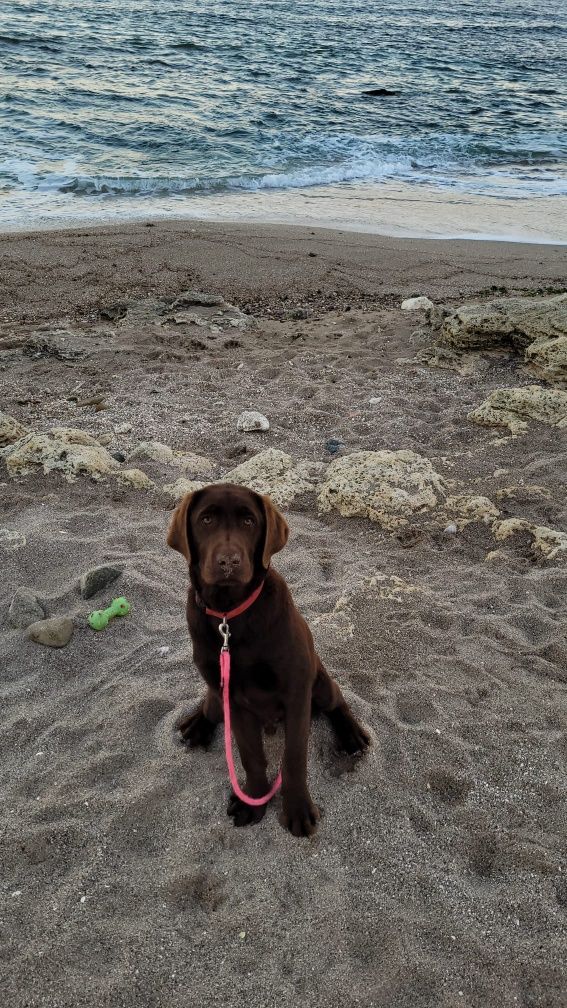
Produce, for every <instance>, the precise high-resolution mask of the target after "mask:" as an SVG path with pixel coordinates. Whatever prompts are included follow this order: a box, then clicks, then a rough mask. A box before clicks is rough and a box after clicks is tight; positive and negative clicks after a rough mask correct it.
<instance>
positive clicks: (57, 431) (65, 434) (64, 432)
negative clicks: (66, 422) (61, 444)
mask: <svg viewBox="0 0 567 1008" xmlns="http://www.w3.org/2000/svg"><path fill="white" fill-rule="evenodd" d="M50 434H52V435H53V437H54V438H58V439H59V440H61V441H66V442H67V443H68V444H77V445H93V446H98V445H99V444H100V441H99V440H98V439H97V438H95V437H93V435H92V434H89V433H88V432H87V431H84V430H78V428H77V427H52V428H51V431H50Z"/></svg>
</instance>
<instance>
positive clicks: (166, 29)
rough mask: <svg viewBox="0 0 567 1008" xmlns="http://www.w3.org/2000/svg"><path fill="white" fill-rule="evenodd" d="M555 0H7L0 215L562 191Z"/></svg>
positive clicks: (565, 171) (562, 70)
mask: <svg viewBox="0 0 567 1008" xmlns="http://www.w3.org/2000/svg"><path fill="white" fill-rule="evenodd" d="M566 14H567V8H566V4H565V3H564V2H563V0H550V2H548V3H546V4H545V5H544V4H539V3H536V2H534V0H531V2H528V0H486V2H484V3H479V2H478V0H453V2H446V3H443V4H439V5H435V4H432V3H431V2H430V0H410V2H408V3H406V4H404V5H401V4H399V3H398V2H397V0H396V2H395V0H384V2H382V3H374V2H369V0H358V2H353V3H345V2H344V0H340V2H339V0H309V2H306V0H296V2H294V3H290V2H289V0H285V2H284V0H246V2H243V0H230V2H229V0H219V2H214V0H213V2H206V0H202V2H196V0H175V2H173V0H162V2H157V0H130V2H125V3H121V4H118V3H116V2H114V0H113V2H110V0H82V2H81V3H80V4H78V3H77V2H76V0H29V2H28V0H3V3H2V5H1V6H0V215H2V216H4V219H5V221H10V222H12V223H13V221H14V220H21V219H30V220H32V221H33V220H34V219H35V218H34V214H37V213H40V212H41V213H42V214H44V215H45V214H47V213H48V212H49V210H50V208H51V209H52V210H53V211H54V212H55V211H57V210H61V208H68V209H69V213H72V211H73V207H74V206H75V207H78V206H79V205H80V206H81V207H82V208H85V207H90V208H91V211H92V215H94V216H95V217H96V214H97V212H98V210H99V209H100V210H101V211H102V210H103V209H104V213H105V214H106V215H107V216H108V214H109V213H110V214H111V213H112V207H113V206H116V207H118V206H119V207H120V208H121V212H122V214H124V213H126V214H128V208H130V209H131V214H132V216H133V217H135V216H136V215H137V214H139V213H144V212H145V211H146V210H149V209H152V208H154V209H155V208H156V206H159V204H160V201H161V202H162V203H163V204H164V205H165V204H167V206H168V208H171V207H173V209H174V210H175V208H176V207H177V208H178V209H179V211H180V212H182V210H183V206H184V205H185V204H186V203H187V201H190V200H191V198H193V197H195V196H198V197H199V198H200V200H202V199H206V198H207V197H213V196H214V197H217V200H218V197H222V196H223V195H225V194H235V193H252V192H253V193H259V192H266V193H268V192H276V191H277V192H279V193H280V195H281V194H282V193H284V192H290V194H291V193H292V192H293V191H294V190H295V191H298V190H301V191H305V190H306V189H313V190H317V188H318V187H329V186H333V187H339V188H340V187H348V188H349V190H352V188H353V187H356V186H359V185H368V184H376V185H379V184H392V183H395V184H403V185H410V186H415V187H424V186H426V187H434V188H435V189H437V190H445V191H447V190H448V191H451V192H455V191H457V192H469V191H470V192H475V193H484V194H487V195H491V194H494V195H497V194H499V193H501V192H502V189H503V188H504V189H505V190H506V192H507V194H512V196H513V197H514V198H522V197H526V198H527V197H531V198H533V197H542V196H545V197H554V196H559V195H565V194H566V193H567V167H566V161H567V141H566V136H565V115H566V104H565V92H564V91H563V92H562V85H563V84H564V82H565V81H566V80H567V58H566V57H567V52H566V45H565V38H566V36H565V28H564V25H565V21H566ZM124 207H126V210H124Z"/></svg>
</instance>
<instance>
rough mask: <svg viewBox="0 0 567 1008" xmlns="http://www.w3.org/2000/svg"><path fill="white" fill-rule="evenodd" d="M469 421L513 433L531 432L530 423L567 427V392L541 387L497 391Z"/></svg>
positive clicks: (473, 413)
mask: <svg viewBox="0 0 567 1008" xmlns="http://www.w3.org/2000/svg"><path fill="white" fill-rule="evenodd" d="M469 420H474V422H475V423H478V424H483V425H484V426H486V427H508V428H509V430H511V431H512V433H513V434H519V433H521V432H522V431H525V430H527V428H528V423H527V421H528V420H539V422H540V423H545V424H549V425H550V426H552V427H567V392H561V391H560V390H559V389H548V388H542V386H541V385H524V386H522V387H521V388H511V389H496V390H495V391H494V392H491V393H490V395H489V396H488V398H487V399H485V401H484V402H483V403H481V405H480V406H478V407H477V409H475V410H473V411H472V413H469Z"/></svg>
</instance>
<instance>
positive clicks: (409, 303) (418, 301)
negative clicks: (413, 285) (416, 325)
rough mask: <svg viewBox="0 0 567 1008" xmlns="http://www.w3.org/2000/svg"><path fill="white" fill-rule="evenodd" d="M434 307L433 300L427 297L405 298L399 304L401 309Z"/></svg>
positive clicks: (427, 309) (416, 309) (417, 309)
mask: <svg viewBox="0 0 567 1008" xmlns="http://www.w3.org/2000/svg"><path fill="white" fill-rule="evenodd" d="M434 307H435V305H434V304H433V301H431V300H430V298H428V297H412V298H406V300H405V301H402V304H401V308H402V311H420V310H426V311H430V310H431V309H432V308H434Z"/></svg>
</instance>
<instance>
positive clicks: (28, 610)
mask: <svg viewBox="0 0 567 1008" xmlns="http://www.w3.org/2000/svg"><path fill="white" fill-rule="evenodd" d="M44 617H45V609H44V608H43V606H42V605H41V603H40V602H39V601H38V599H37V597H36V596H35V595H34V593H33V592H31V591H30V590H29V588H18V589H17V590H16V594H15V595H14V598H13V599H12V601H11V602H10V608H9V609H8V619H9V620H10V623H11V624H12V626H15V627H19V628H20V629H25V628H26V627H29V626H30V624H31V623H36V622H37V621H38V620H42V619H44Z"/></svg>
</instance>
